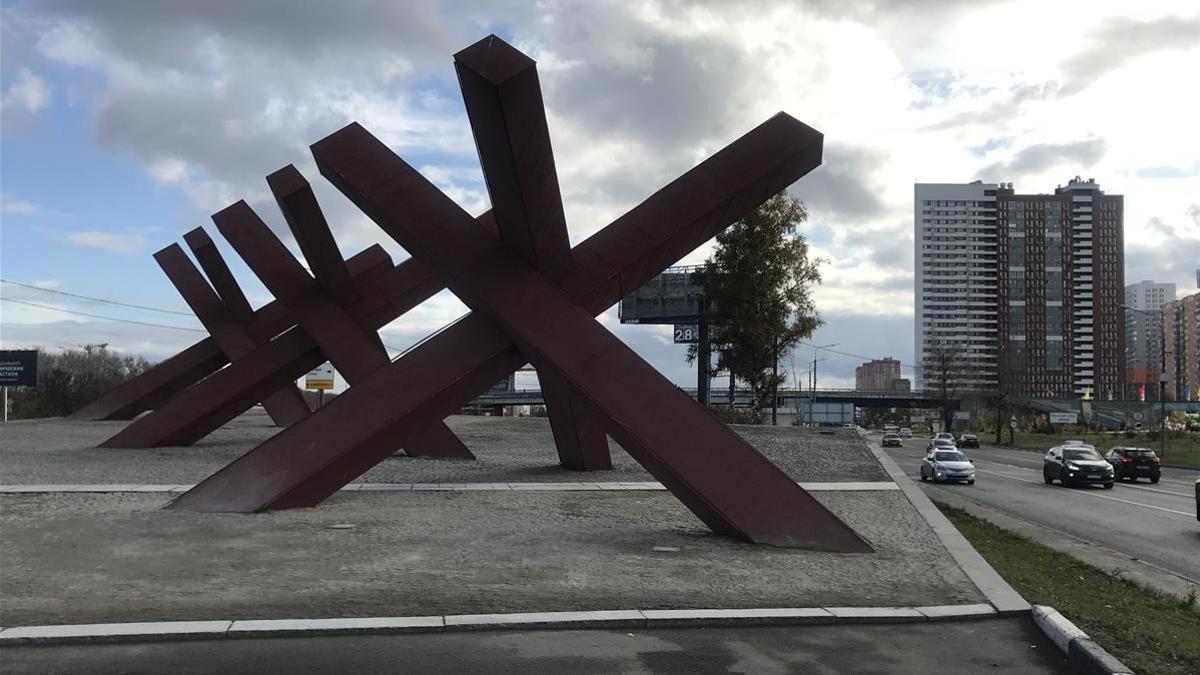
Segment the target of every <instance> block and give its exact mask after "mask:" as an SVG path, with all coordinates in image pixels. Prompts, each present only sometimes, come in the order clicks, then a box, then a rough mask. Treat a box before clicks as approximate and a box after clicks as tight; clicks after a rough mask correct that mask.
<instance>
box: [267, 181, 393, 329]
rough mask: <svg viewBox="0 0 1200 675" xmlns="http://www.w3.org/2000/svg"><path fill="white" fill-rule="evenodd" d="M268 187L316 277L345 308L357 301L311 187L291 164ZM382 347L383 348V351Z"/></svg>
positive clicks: (344, 264)
mask: <svg viewBox="0 0 1200 675" xmlns="http://www.w3.org/2000/svg"><path fill="white" fill-rule="evenodd" d="M267 185H268V186H270V188H271V194H273V195H275V201H276V203H277V204H279V210H280V211H281V212H282V213H283V219H284V221H286V222H287V225H288V228H289V229H290V230H291V231H292V236H293V237H295V238H296V243H297V244H299V245H300V251H301V252H302V253H303V254H304V259H305V260H307V261H308V265H309V268H310V269H311V270H312V273H313V276H315V277H316V278H317V281H318V282H319V283H320V284H321V286H322V287H324V288H325V290H327V291H329V293H330V295H332V296H333V298H334V299H335V300H336V301H337V303H338V304H339V305H341V306H342V307H349V306H351V305H353V304H354V303H355V302H357V301H358V299H359V295H358V289H357V288H356V287H355V285H354V280H353V279H351V278H350V270H349V268H347V267H346V262H345V261H344V260H343V259H342V254H341V253H340V252H339V251H338V247H337V242H336V241H334V239H333V233H332V232H330V231H329V224H328V223H327V222H326V221H325V215H324V214H323V213H322V212H321V208H320V206H319V205H318V204H317V197H316V195H314V194H313V191H312V186H310V185H309V184H308V181H307V180H305V178H304V176H303V175H301V173H300V172H299V171H298V170H297V169H296V167H294V166H292V165H291V164H289V165H287V166H285V167H283V168H282V169H280V170H278V171H276V172H275V173H273V174H271V175H269V176H267ZM382 347H383V345H380V348H381V349H382Z"/></svg>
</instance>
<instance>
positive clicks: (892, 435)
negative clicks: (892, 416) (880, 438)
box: [884, 434, 900, 438]
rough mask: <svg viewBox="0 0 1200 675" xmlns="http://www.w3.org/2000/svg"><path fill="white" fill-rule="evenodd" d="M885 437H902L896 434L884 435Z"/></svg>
mask: <svg viewBox="0 0 1200 675" xmlns="http://www.w3.org/2000/svg"><path fill="white" fill-rule="evenodd" d="M884 438H900V437H899V436H897V435H896V434H888V435H887V436H884Z"/></svg>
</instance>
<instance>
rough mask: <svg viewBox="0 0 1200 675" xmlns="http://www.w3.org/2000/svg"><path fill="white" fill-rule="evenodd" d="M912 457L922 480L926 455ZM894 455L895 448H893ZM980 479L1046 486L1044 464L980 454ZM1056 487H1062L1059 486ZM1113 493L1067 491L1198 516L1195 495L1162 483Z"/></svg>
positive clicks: (1119, 486)
mask: <svg viewBox="0 0 1200 675" xmlns="http://www.w3.org/2000/svg"><path fill="white" fill-rule="evenodd" d="M906 450H908V452H909V453H910V454H909V457H910V458H911V459H913V460H915V466H914V468H913V471H914V473H915V477H917V478H919V477H920V459H921V457H923V456H924V454H923V450H917V449H906ZM893 452H894V449H893ZM973 459H974V460H975V470H976V474H977V475H976V478H977V479H982V478H983V477H985V476H995V477H999V478H1006V479H1009V480H1015V481H1021V482H1030V483H1033V484H1035V485H1045V481H1044V480H1043V479H1042V467H1041V463H1039V464H1038V465H1037V468H1033V467H1019V466H1015V465H1012V464H1006V463H998V462H992V461H989V460H985V459H982V458H981V457H980V456H978V455H974V457H973ZM1054 486H1055V487H1061V486H1060V485H1059V484H1058V483H1055V484H1054ZM1114 487H1115V489H1113V490H1105V489H1103V488H1102V487H1100V486H1098V485H1081V486H1078V487H1071V488H1064V489H1067V490H1077V491H1079V492H1080V494H1081V495H1084V496H1088V497H1092V498H1095V499H1103V500H1106V501H1110V502H1115V503H1118V504H1126V505H1131V506H1138V507H1141V508H1145V509H1149V510H1154V511H1161V512H1163V513H1170V514H1174V515H1177V516H1182V517H1184V518H1189V517H1194V516H1195V506H1194V496H1193V495H1192V493H1191V492H1190V491H1188V492H1184V491H1176V490H1174V489H1171V488H1169V487H1167V486H1163V484H1162V483H1159V484H1158V485H1155V486H1151V485H1150V484H1143V485H1135V484H1132V483H1120V482H1118V483H1116V486H1114Z"/></svg>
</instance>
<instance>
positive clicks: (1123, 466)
mask: <svg viewBox="0 0 1200 675" xmlns="http://www.w3.org/2000/svg"><path fill="white" fill-rule="evenodd" d="M1104 459H1107V460H1108V463H1109V464H1112V467H1113V473H1115V474H1116V477H1117V480H1125V479H1126V478H1128V479H1130V480H1137V479H1138V477H1139V476H1145V477H1146V478H1149V479H1150V482H1151V483H1157V482H1158V479H1159V478H1160V477H1161V476H1162V470H1161V469H1160V468H1159V459H1158V455H1156V454H1154V451H1153V450H1151V449H1149V448H1113V449H1112V450H1109V451H1108V454H1107V455H1105V456H1104Z"/></svg>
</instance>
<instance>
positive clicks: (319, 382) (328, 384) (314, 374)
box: [304, 362, 333, 391]
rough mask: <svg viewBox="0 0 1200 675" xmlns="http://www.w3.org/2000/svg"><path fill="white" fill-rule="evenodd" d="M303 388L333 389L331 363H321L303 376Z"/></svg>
mask: <svg viewBox="0 0 1200 675" xmlns="http://www.w3.org/2000/svg"><path fill="white" fill-rule="evenodd" d="M304 388H305V389H307V390H309V391H323V390H327V389H333V365H331V364H330V363H328V362H326V363H322V364H321V365H319V366H317V367H316V368H313V369H312V370H310V371H308V374H307V375H305V376H304Z"/></svg>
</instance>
